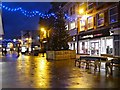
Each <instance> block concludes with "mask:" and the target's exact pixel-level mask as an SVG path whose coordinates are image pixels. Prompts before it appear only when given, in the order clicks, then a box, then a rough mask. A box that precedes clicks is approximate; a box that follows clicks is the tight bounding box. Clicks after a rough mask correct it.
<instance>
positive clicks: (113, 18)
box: [109, 6, 118, 23]
mask: <svg viewBox="0 0 120 90" xmlns="http://www.w3.org/2000/svg"><path fill="white" fill-rule="evenodd" d="M117 21H118V9H117V6H115V7H113V8H110V9H109V22H110V23H115V22H117Z"/></svg>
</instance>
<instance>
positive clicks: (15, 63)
mask: <svg viewBox="0 0 120 90" xmlns="http://www.w3.org/2000/svg"><path fill="white" fill-rule="evenodd" d="M0 65H1V66H2V69H1V70H0V72H1V73H2V79H0V81H2V88H120V85H119V81H120V76H119V73H117V72H118V71H117V70H116V73H114V75H113V76H110V75H106V74H105V70H104V68H101V72H100V73H99V72H96V73H95V72H94V69H93V68H91V69H89V70H87V69H85V68H78V67H75V65H74V60H58V61H53V60H46V57H42V55H41V54H40V55H39V56H25V55H21V56H19V57H18V58H17V57H16V56H14V55H13V56H7V57H2V60H1V62H0ZM114 72H115V71H114Z"/></svg>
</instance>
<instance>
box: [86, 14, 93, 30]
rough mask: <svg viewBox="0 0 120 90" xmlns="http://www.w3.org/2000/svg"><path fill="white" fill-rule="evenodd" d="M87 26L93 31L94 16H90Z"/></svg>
mask: <svg viewBox="0 0 120 90" xmlns="http://www.w3.org/2000/svg"><path fill="white" fill-rule="evenodd" d="M87 22H88V23H87V24H88V25H87V26H88V29H92V28H93V25H94V21H93V17H92V16H90V17H88V18H87Z"/></svg>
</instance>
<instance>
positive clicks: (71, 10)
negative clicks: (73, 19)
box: [70, 7, 72, 15]
mask: <svg viewBox="0 0 120 90" xmlns="http://www.w3.org/2000/svg"><path fill="white" fill-rule="evenodd" d="M70 15H72V7H71V8H70Z"/></svg>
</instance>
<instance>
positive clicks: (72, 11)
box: [70, 5, 75, 15]
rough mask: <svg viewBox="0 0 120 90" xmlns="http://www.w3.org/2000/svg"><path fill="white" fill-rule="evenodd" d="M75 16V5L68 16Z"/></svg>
mask: <svg viewBox="0 0 120 90" xmlns="http://www.w3.org/2000/svg"><path fill="white" fill-rule="evenodd" d="M73 14H75V5H74V6H72V7H71V8H70V15H73Z"/></svg>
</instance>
